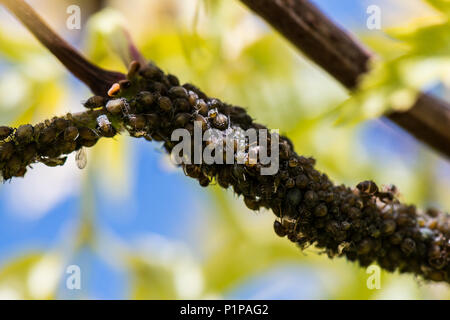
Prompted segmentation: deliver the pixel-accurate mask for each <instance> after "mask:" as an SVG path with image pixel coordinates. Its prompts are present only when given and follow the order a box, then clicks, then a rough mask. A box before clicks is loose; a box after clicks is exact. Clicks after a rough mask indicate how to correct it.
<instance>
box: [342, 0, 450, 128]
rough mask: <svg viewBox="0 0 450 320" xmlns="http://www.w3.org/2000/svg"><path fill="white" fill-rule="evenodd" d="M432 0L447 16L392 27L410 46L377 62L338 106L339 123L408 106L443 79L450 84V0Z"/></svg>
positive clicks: (399, 37)
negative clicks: (400, 26)
mask: <svg viewBox="0 0 450 320" xmlns="http://www.w3.org/2000/svg"><path fill="white" fill-rule="evenodd" d="M428 2H429V3H430V4H432V5H433V6H434V7H435V8H438V9H439V10H441V11H444V13H446V14H447V16H446V17H445V18H444V19H439V18H435V19H433V20H431V21H428V20H427V21H426V23H424V22H423V21H422V22H420V23H419V22H417V24H416V25H408V26H406V27H403V28H395V29H392V30H390V31H388V33H389V34H390V35H391V36H392V37H394V38H395V39H397V40H398V41H400V42H401V43H403V44H404V45H405V46H406V47H407V48H408V49H407V50H406V51H405V52H403V53H402V54H400V55H392V54H389V56H388V57H387V59H385V60H377V61H374V62H373V65H372V69H371V71H370V72H369V73H368V74H366V75H364V76H363V78H362V81H361V83H360V86H359V88H358V90H357V91H356V92H355V93H354V94H353V95H352V97H351V98H349V99H348V100H347V101H345V102H344V103H343V104H342V105H341V106H340V107H339V108H338V109H337V110H338V111H339V114H340V115H339V118H338V123H342V122H345V123H348V122H359V121H361V120H365V119H368V118H376V117H379V116H380V115H382V114H384V113H385V112H386V111H387V110H399V111H403V110H407V109H409V108H410V107H411V106H412V105H413V104H414V102H415V101H416V98H417V95H418V93H419V91H420V90H423V89H426V88H427V87H429V86H430V85H433V84H435V83H437V82H439V81H442V82H444V83H447V84H450V77H449V76H448V75H449V74H450V22H449V20H448V19H449V17H450V16H449V15H448V11H447V9H448V6H449V2H448V1H439V0H432V1H428Z"/></svg>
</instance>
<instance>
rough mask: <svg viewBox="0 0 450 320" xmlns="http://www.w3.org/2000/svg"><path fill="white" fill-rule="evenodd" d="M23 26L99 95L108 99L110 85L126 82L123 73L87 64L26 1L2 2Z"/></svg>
mask: <svg viewBox="0 0 450 320" xmlns="http://www.w3.org/2000/svg"><path fill="white" fill-rule="evenodd" d="M0 4H3V5H5V6H6V7H7V8H8V9H9V11H10V12H11V13H13V14H14V15H15V16H16V18H17V19H19V21H20V22H22V24H23V25H25V26H26V27H27V29H28V30H29V31H30V32H31V33H32V34H33V35H34V36H35V37H36V38H37V39H38V40H39V41H40V42H41V43H42V44H43V45H44V46H45V47H46V48H47V49H48V50H50V52H51V53H53V55H54V56H55V57H56V58H57V59H58V60H59V61H60V62H61V63H62V64H63V65H64V66H65V67H66V68H67V70H69V71H70V72H71V73H72V74H73V75H74V76H75V77H77V78H78V79H79V80H81V81H82V82H83V83H84V84H85V85H86V86H88V87H89V88H90V89H91V91H92V92H93V93H94V94H96V95H105V94H106V92H107V91H108V89H109V88H110V87H111V85H112V84H113V83H115V82H118V81H119V80H122V79H125V75H123V74H122V73H120V72H115V71H108V70H104V69H102V68H100V67H98V66H96V65H94V64H92V63H90V62H89V61H87V60H86V58H84V57H83V56H82V55H81V54H80V53H79V52H78V50H76V49H75V48H74V47H72V46H71V45H70V44H69V43H68V42H66V41H65V40H64V39H62V38H61V37H60V36H59V35H58V34H56V33H55V32H54V31H53V30H52V29H51V28H50V27H49V26H48V25H47V24H46V23H45V22H44V21H43V20H42V18H41V17H40V16H39V15H38V14H37V13H36V11H34V10H33V8H31V7H30V6H29V5H28V4H27V3H26V2H25V1H23V0H0Z"/></svg>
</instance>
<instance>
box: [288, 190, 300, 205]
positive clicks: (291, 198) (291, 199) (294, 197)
mask: <svg viewBox="0 0 450 320" xmlns="http://www.w3.org/2000/svg"><path fill="white" fill-rule="evenodd" d="M286 198H287V201H288V203H289V204H290V205H291V206H293V207H296V206H297V205H299V204H300V201H302V192H301V191H300V190H299V189H297V188H295V189H291V190H289V192H288V193H287V195H286Z"/></svg>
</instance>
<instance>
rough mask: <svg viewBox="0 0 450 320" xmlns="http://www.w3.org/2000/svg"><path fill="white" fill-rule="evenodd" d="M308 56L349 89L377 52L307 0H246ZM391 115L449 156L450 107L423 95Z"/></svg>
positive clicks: (404, 126) (389, 114)
mask: <svg viewBox="0 0 450 320" xmlns="http://www.w3.org/2000/svg"><path fill="white" fill-rule="evenodd" d="M241 2H243V3H244V4H245V5H246V6H248V7H249V8H250V9H251V10H252V11H254V12H255V13H257V14H258V15H259V16H261V17H262V18H263V19H265V20H266V21H267V22H268V23H269V24H271V25H272V26H273V27H274V28H275V29H276V30H278V31H279V32H280V33H281V34H282V35H283V36H284V37H286V38H287V39H288V40H289V41H290V42H291V43H292V44H293V45H294V46H296V47H297V48H298V49H300V50H301V51H302V52H303V53H304V54H305V55H306V56H307V57H308V58H309V59H311V60H312V61H314V62H315V63H317V64H318V65H319V66H321V67H322V68H323V69H324V70H325V71H327V72H328V73H329V74H331V75H332V76H333V77H334V78H335V79H336V80H338V81H339V82H340V83H341V84H343V85H344V86H345V87H346V88H348V89H350V90H352V89H355V88H356V87H357V85H358V80H359V78H360V76H361V75H363V74H364V73H366V72H367V71H368V62H369V60H370V59H371V57H372V56H373V54H372V53H371V52H370V51H368V50H367V49H366V48H365V47H364V46H363V45H362V44H361V43H360V42H358V41H357V40H356V39H355V38H354V37H352V36H351V35H350V34H349V33H347V32H346V31H344V30H343V29H342V28H340V27H339V26H337V25H336V24H335V23H334V22H333V21H331V20H330V19H329V18H327V17H326V16H325V15H324V14H323V13H322V12H321V11H320V10H319V9H318V8H317V7H316V6H315V5H313V4H312V3H311V2H310V1H307V0H241ZM386 117H387V118H388V119H390V120H391V121H393V122H394V123H396V124H397V125H399V126H400V127H402V128H403V129H405V130H406V131H408V132H409V133H410V134H412V135H413V136H414V137H416V138H417V139H418V140H420V141H422V142H423V143H425V144H427V145H429V146H431V147H432V148H434V149H435V150H437V151H438V152H440V153H441V154H443V155H445V156H446V157H450V130H449V128H450V105H449V104H448V103H446V102H444V101H442V100H439V99H437V98H434V97H432V96H430V95H427V94H423V93H422V94H421V95H420V96H419V99H418V100H417V102H416V103H415V104H414V105H413V106H412V107H411V109H409V110H407V111H405V112H390V113H388V114H387V115H386Z"/></svg>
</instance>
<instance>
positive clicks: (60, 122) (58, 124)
mask: <svg viewBox="0 0 450 320" xmlns="http://www.w3.org/2000/svg"><path fill="white" fill-rule="evenodd" d="M53 123H54V125H55V128H56V129H58V131H62V130H64V129H66V128H67V127H68V126H69V125H70V121H68V120H66V119H62V118H56V119H55V120H54V121H53Z"/></svg>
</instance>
